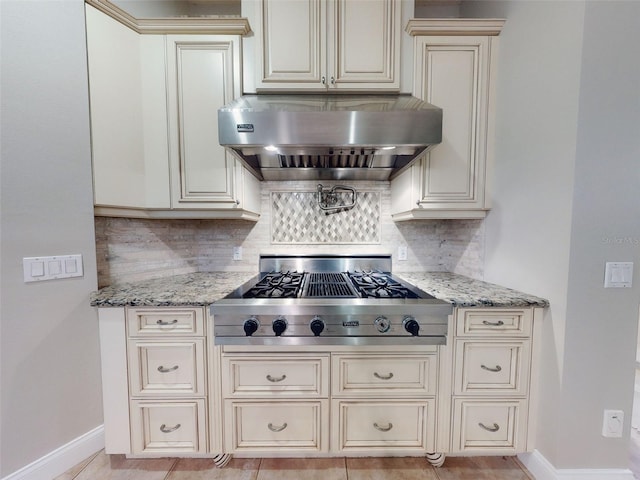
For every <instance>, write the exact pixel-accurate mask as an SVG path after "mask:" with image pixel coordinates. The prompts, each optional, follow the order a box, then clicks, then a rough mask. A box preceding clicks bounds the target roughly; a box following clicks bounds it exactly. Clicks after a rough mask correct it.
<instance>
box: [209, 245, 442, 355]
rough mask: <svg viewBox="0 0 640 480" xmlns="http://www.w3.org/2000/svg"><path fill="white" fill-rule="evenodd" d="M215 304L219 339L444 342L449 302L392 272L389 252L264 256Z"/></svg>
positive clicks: (247, 341)
mask: <svg viewBox="0 0 640 480" xmlns="http://www.w3.org/2000/svg"><path fill="white" fill-rule="evenodd" d="M260 270H261V272H262V273H260V274H259V275H257V276H256V277H254V278H253V279H252V280H250V281H249V282H247V283H245V284H244V285H242V286H240V287H239V288H237V289H236V290H234V291H233V292H232V293H231V294H229V295H228V296H227V297H225V298H223V299H221V300H219V301H217V302H215V303H214V304H213V305H212V306H211V313H212V314H213V315H214V325H215V327H214V338H215V342H216V343H217V344H254V345H300V344H304V345H307V344H313V345H318V344H331V345H380V344H383V345H391V344H443V343H446V333H447V317H448V315H450V314H451V313H452V310H453V308H452V307H451V305H450V304H448V303H446V302H443V301H441V300H438V299H436V298H434V297H433V296H431V295H429V294H428V293H426V292H424V291H422V290H420V289H419V288H417V287H416V286H414V285H411V284H409V283H407V282H404V281H403V280H401V279H399V278H397V277H395V276H394V275H392V274H391V256H390V255H373V256H372V255H367V256H358V255H350V256H336V255H313V256H300V255H284V256H283V255H279V256H271V255H263V256H261V257H260Z"/></svg>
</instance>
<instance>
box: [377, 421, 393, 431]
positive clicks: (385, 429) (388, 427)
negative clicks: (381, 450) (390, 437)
mask: <svg viewBox="0 0 640 480" xmlns="http://www.w3.org/2000/svg"><path fill="white" fill-rule="evenodd" d="M373 426H374V428H375V429H376V430H380V431H381V432H388V431H389V430H391V429H392V428H393V423H391V422H389V424H388V425H387V426H386V427H381V426H380V425H378V424H377V423H374V424H373Z"/></svg>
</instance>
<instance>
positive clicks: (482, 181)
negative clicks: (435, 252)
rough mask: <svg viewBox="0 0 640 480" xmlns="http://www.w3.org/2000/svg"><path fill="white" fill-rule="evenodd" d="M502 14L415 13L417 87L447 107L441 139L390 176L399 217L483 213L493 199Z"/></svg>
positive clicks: (425, 96)
mask: <svg viewBox="0 0 640 480" xmlns="http://www.w3.org/2000/svg"><path fill="white" fill-rule="evenodd" d="M502 24H503V21H502V20H488V21H481V20H478V21H475V20H474V21H469V20H466V19H463V20H412V21H411V22H410V23H409V25H408V27H407V30H408V31H409V32H410V33H411V35H414V48H415V50H414V56H415V64H414V88H413V90H414V91H413V94H414V95H415V96H417V97H419V98H421V99H423V100H426V101H428V102H429V103H432V104H434V105H437V106H438V107H440V108H442V109H443V122H442V143H440V144H439V145H437V146H436V147H434V148H433V149H431V150H430V151H429V152H428V153H426V154H425V155H423V156H422V158H420V159H419V160H418V161H417V162H416V163H415V164H414V165H413V166H412V167H410V168H409V169H407V170H405V171H404V172H402V173H401V174H400V175H398V176H397V177H396V178H395V179H393V181H392V184H391V195H392V205H391V211H392V216H393V219H394V220H396V221H398V220H411V219H420V218H482V217H484V216H485V215H486V212H487V210H488V209H489V208H490V205H489V191H488V183H489V179H490V165H491V157H492V154H493V151H492V148H493V143H492V140H493V102H494V97H495V94H494V86H495V81H494V75H495V69H496V57H497V54H496V50H497V42H498V37H497V35H498V33H499V31H500V28H501V26H502Z"/></svg>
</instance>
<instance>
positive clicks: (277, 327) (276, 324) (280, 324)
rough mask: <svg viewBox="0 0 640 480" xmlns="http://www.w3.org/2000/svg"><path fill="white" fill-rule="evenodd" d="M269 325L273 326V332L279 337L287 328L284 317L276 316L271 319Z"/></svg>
mask: <svg viewBox="0 0 640 480" xmlns="http://www.w3.org/2000/svg"><path fill="white" fill-rule="evenodd" d="M271 327H272V328H273V333H275V334H276V337H279V336H280V335H282V334H283V333H284V331H285V330H286V329H287V320H286V319H285V318H284V317H278V318H276V319H275V320H274V321H273V323H272V324H271Z"/></svg>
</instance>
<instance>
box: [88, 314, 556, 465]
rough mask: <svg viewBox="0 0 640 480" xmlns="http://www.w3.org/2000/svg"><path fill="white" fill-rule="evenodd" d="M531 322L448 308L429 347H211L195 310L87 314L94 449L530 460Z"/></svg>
mask: <svg viewBox="0 0 640 480" xmlns="http://www.w3.org/2000/svg"><path fill="white" fill-rule="evenodd" d="M542 312H543V309H542V308H537V307H522V308H520V307H518V308H484V307H482V308H480V307H475V308H455V309H454V313H453V315H452V316H451V317H450V319H449V334H448V336H447V344H446V345H442V346H422V347H418V346H412V347H405V348H394V347H364V346H359V347H338V346H326V347H320V346H314V347H273V346H260V347H256V346H225V347H219V346H215V345H214V341H213V337H212V335H211V334H210V333H211V332H213V322H214V321H215V319H213V318H211V317H210V316H209V313H208V309H207V308H205V307H180V308H173V307H145V308H141V307H126V308H100V309H99V320H100V341H101V347H102V363H103V367H102V368H103V391H104V413H105V445H106V448H105V450H106V452H107V453H123V454H127V455H130V456H138V457H146V456H149V457H151V456H209V457H215V458H217V456H219V455H223V456H228V455H227V454H233V455H237V456H243V457H277V456H281V457H285V456H298V457H303V456H393V455H395V456H407V455H425V454H431V455H429V456H428V458H429V459H430V461H432V462H434V459H435V463H434V464H437V462H438V459H440V460H441V459H442V458H444V456H445V455H452V456H456V455H510V454H516V453H520V452H525V451H531V450H532V449H533V448H534V444H533V438H534V434H535V432H534V431H533V429H532V428H531V426H532V425H535V411H534V407H535V404H536V402H535V398H534V396H535V394H536V391H537V375H536V364H537V361H536V358H537V357H538V356H539V353H538V351H539V345H538V343H539V341H538V339H539V334H538V333H537V331H538V330H539V328H540V324H541V322H540V320H541V316H542Z"/></svg>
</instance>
